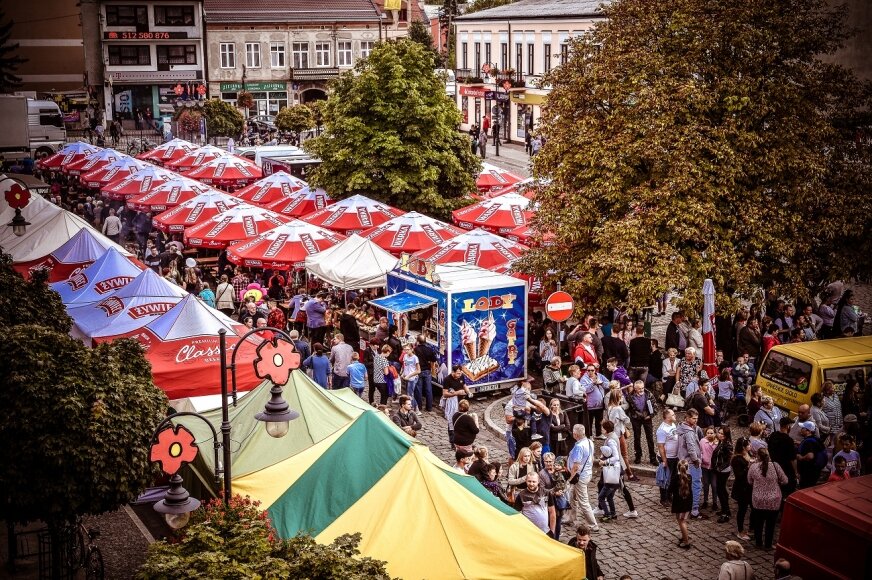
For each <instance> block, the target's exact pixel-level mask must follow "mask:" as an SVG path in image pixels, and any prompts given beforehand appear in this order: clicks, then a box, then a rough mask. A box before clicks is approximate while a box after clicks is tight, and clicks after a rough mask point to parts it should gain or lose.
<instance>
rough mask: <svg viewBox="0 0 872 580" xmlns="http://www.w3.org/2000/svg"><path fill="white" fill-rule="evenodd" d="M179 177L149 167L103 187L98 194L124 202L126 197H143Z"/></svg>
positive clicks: (172, 173) (172, 172)
mask: <svg viewBox="0 0 872 580" xmlns="http://www.w3.org/2000/svg"><path fill="white" fill-rule="evenodd" d="M179 177H180V176H179V174H178V173H176V172H174V171H169V170H166V169H162V168H160V167H156V166H154V165H149V166H148V167H146V168H145V169H141V170H139V171H137V172H136V173H132V174H130V175H129V176H127V177H125V178H124V179H117V180H115V181H113V182H112V183H110V184H109V185H107V186H105V187H103V188H102V189H101V190H100V192H101V193H104V194H106V195H108V196H109V198H110V199H115V200H124V199H127V198H128V197H133V196H139V195H145V194H146V193H148V192H149V191H151V190H152V189H154V188H155V187H159V186H160V185H163V184H164V182H167V181H170V180H173V179H178V178H179Z"/></svg>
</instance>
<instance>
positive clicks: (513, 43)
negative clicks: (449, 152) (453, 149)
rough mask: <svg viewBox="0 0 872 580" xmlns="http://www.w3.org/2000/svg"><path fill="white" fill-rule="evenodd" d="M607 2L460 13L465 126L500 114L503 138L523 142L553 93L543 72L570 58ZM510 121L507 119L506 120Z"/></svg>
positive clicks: (529, 4) (527, 3)
mask: <svg viewBox="0 0 872 580" xmlns="http://www.w3.org/2000/svg"><path fill="white" fill-rule="evenodd" d="M603 3H604V0H519V1H518V2H514V3H512V4H506V5H504V6H498V7H496V8H490V9H487V10H482V11H481V12H473V13H472V14H466V15H463V16H459V17H458V18H457V19H456V20H455V22H456V34H457V50H456V55H457V63H456V67H457V68H456V70H455V74H456V76H457V89H458V90H457V105H458V107H459V108H460V111H461V114H462V115H463V122H462V124H461V129H464V130H468V129H469V128H470V126H471V125H472V124H473V123H475V124H477V125H479V126H481V120H482V118H483V117H484V116H485V115H486V114H491V115H492V121H493V120H494V119H495V117H494V116H493V114H494V113H495V112H499V113H500V115H499V117H500V119H501V123H500V131H501V133H502V134H503V136H504V138H506V139H510V140H511V141H516V142H522V143H523V142H524V138H525V135H526V133H527V130H528V129H530V128H532V127H534V126H535V125H536V123H537V122H538V120H539V117H540V115H541V107H542V105H543V103H544V102H545V98H546V97H547V95H548V93H549V92H550V89H549V87H547V86H540V80H541V77H542V75H543V74H544V73H546V72H548V71H550V70H551V69H553V68H554V67H557V66H559V65H560V64H561V63H562V62H564V61H565V60H566V59H567V58H568V56H569V52H568V48H569V47H568V42H569V39H570V38H571V37H573V36H579V35H582V34H585V33H586V32H587V31H589V30H590V29H592V28H593V26H594V25H595V24H596V23H597V22H599V21H602V20H603V18H604V16H603V13H602V11H601V10H600V5H601V4H603ZM506 121H508V122H506Z"/></svg>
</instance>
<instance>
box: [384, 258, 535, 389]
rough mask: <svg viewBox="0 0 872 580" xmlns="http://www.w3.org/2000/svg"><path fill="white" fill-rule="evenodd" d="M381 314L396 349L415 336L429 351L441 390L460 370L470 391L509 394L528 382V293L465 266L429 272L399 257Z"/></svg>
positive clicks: (518, 284) (520, 284)
mask: <svg viewBox="0 0 872 580" xmlns="http://www.w3.org/2000/svg"><path fill="white" fill-rule="evenodd" d="M369 304H371V305H374V306H376V307H378V308H381V309H384V310H386V311H387V312H388V319H389V320H390V322H391V323H392V324H396V325H397V328H398V329H399V333H398V334H399V336H400V340H401V341H402V342H403V343H407V342H414V341H416V340H417V337H418V336H419V335H421V334H423V335H424V337H425V338H426V340H427V342H428V343H429V344H430V345H431V346H432V347H433V348H435V349H436V352H437V357H438V360H439V364H440V372H439V377H438V378H437V377H434V382H435V383H437V384H441V378H442V377H444V376H446V374H447V373H448V372H449V369H451V367H452V366H453V365H455V364H458V365H460V367H461V370H462V371H463V374H464V376H465V380H466V384H467V385H468V386H469V387H470V391H472V392H473V393H476V392H486V391H495V390H502V389H508V388H510V387H511V386H513V385H515V384H517V382H518V381H519V380H521V379H523V378H524V377H526V376H527V369H526V345H527V343H526V338H527V337H526V334H525V333H526V329H527V285H526V283H525V282H524V281H522V280H519V279H517V278H513V277H511V276H507V275H504V274H497V273H495V272H491V271H489V270H485V269H483V268H478V267H476V266H470V265H468V264H460V263H456V264H455V263H452V264H433V263H432V262H428V261H426V260H420V259H417V258H414V257H411V256H409V255H407V254H404V255H403V256H402V257H401V259H400V262H399V264H398V266H397V268H395V269H394V270H393V271H391V272H388V273H387V294H386V296H384V297H382V298H378V299H376V300H370V302H369Z"/></svg>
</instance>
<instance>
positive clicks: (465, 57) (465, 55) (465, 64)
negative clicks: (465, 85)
mask: <svg viewBox="0 0 872 580" xmlns="http://www.w3.org/2000/svg"><path fill="white" fill-rule="evenodd" d="M460 46H461V61H460V68H469V44H468V43H466V42H462V43H461V44H460Z"/></svg>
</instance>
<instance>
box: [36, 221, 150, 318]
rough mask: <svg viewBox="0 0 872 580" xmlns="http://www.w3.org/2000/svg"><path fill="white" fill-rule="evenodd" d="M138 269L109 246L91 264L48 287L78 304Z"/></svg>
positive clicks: (129, 279)
mask: <svg viewBox="0 0 872 580" xmlns="http://www.w3.org/2000/svg"><path fill="white" fill-rule="evenodd" d="M82 231H87V230H82ZM141 273H142V270H141V269H140V268H139V267H138V266H136V265H135V264H134V263H133V262H131V261H130V260H128V259H127V258H126V257H124V256H122V255H121V253H120V252H118V251H117V250H116V249H115V248H109V250H107V251H106V253H104V254H103V255H102V256H100V257H99V258H97V259H96V260H94V262H93V263H92V264H91V265H90V266H88V267H87V268H85V269H84V270H82V271H81V272H78V273H77V274H74V275H73V276H71V277H70V278H69V279H68V280H65V281H63V282H55V283H53V284H51V288H52V290H54V291H55V292H57V293H58V294H60V295H61V301H62V302H63V303H64V304H71V305H74V306H80V305H83V304H87V303H89V302H97V301H99V300H102V299H103V298H105V297H106V296H108V295H109V294H110V293H111V292H114V291H116V290H118V289H119V288H121V287H123V286H125V285H127V284H129V283H130V282H132V281H133V280H134V279H135V278H136V277H137V276H139V275H140V274H141Z"/></svg>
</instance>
